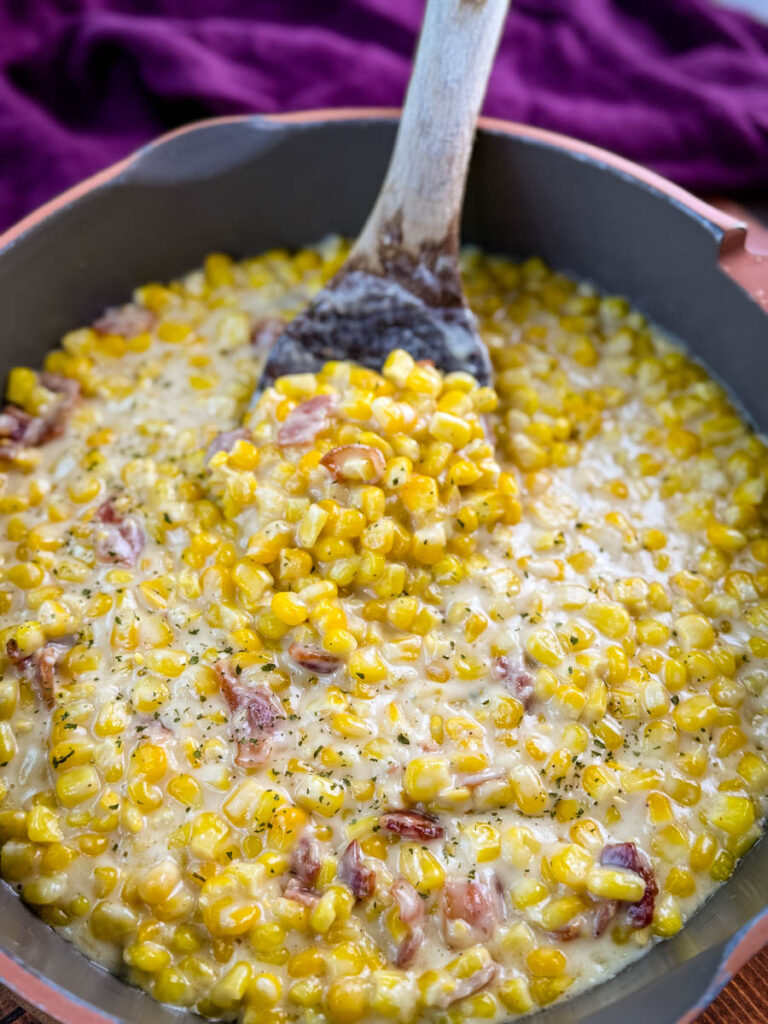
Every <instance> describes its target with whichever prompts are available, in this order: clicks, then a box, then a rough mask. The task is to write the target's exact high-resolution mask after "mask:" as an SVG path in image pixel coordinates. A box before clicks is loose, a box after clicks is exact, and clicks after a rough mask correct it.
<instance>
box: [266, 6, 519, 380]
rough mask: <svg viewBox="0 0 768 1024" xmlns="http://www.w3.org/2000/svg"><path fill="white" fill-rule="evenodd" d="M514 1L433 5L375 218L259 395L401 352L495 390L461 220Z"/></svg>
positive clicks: (288, 337)
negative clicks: (297, 378) (333, 363)
mask: <svg viewBox="0 0 768 1024" xmlns="http://www.w3.org/2000/svg"><path fill="white" fill-rule="evenodd" d="M508 2H509V0H429V2H428V4H427V10H426V14H425V18H424V25H423V27H422V32H421V37H420V40H419V46H418V52H417V54H416V61H415V64H414V69H413V74H412V76H411V81H410V85H409V87H408V94H407V97H406V102H405V107H404V109H403V115H402V119H401V121H400V128H399V130H398V133H397V139H396V142H395V148H394V152H393V154H392V159H391V162H390V165H389V169H388V171H387V175H386V178H385V179H384V183H383V185H382V187H381V191H380V192H379V195H378V198H377V200H376V203H375V204H374V207H373V210H372V211H371V213H370V215H369V217H368V220H367V222H366V224H365V226H364V227H363V230H362V232H361V234H360V237H359V238H358V240H357V242H356V243H355V245H354V246H353V248H352V251H351V252H350V254H349V258H348V259H347V261H346V263H345V264H344V266H343V267H342V268H341V270H340V271H339V272H338V273H337V274H336V276H335V277H334V278H333V280H332V281H330V283H329V284H328V285H327V286H326V287H325V288H324V289H323V290H322V291H321V292H319V293H318V295H317V296H316V297H315V298H314V299H313V301H312V302H311V303H310V304H309V306H307V308H306V309H305V310H304V311H303V312H302V313H300V314H299V315H298V316H297V317H296V318H295V319H294V320H292V321H291V323H289V324H288V326H287V327H286V329H285V330H284V331H283V333H282V334H281V335H280V337H279V338H278V339H277V341H276V343H275V345H274V347H273V348H272V350H271V352H270V354H269V356H268V357H267V360H266V363H265V366H264V370H263V373H262V377H261V382H260V384H259V390H261V389H263V388H265V387H268V386H269V385H270V384H272V383H273V382H274V381H275V380H276V379H277V378H278V377H280V376H282V375H284V374H289V373H302V372H314V371H317V370H319V369H320V368H321V367H322V366H323V364H324V363H326V362H327V361H328V360H332V359H333V360H337V359H338V360H350V361H353V362H356V363H361V364H362V365H364V366H368V367H370V368H372V369H376V370H380V369H381V367H382V364H383V363H384V360H385V359H386V357H387V355H388V354H389V353H390V352H391V351H393V350H394V349H398V348H399V349H404V350H406V351H407V352H409V353H410V354H411V355H412V356H413V358H414V359H416V360H422V359H428V360H430V361H431V362H433V363H434V364H435V365H436V366H437V367H438V368H439V369H441V370H444V371H446V372H450V371H454V370H464V371H467V372H468V373H471V374H472V375H473V376H474V377H476V378H477V379H478V381H480V383H481V384H487V383H488V380H489V377H490V361H489V358H488V353H487V351H486V348H485V346H484V344H483V342H482V341H481V340H480V337H479V336H478V334H477V330H476V328H475V320H474V316H473V315H472V312H471V311H470V309H469V308H468V306H467V304H466V302H465V299H464V295H463V292H462V287H461V279H460V275H459V264H458V249H459V219H460V214H461V206H462V200H463V197H464V185H465V181H466V176H467V168H468V165H469V157H470V154H471V151H472V143H473V140H474V134H475V125H476V122H477V116H478V113H479V111H480V106H481V104H482V101H483V97H484V95H485V90H486V86H487V82H488V76H489V75H490V71H491V66H492V64H493V58H494V55H495V52H496V48H497V45H498V41H499V36H500V34H501V28H502V25H503V22H504V16H505V14H506V10H507V6H508Z"/></svg>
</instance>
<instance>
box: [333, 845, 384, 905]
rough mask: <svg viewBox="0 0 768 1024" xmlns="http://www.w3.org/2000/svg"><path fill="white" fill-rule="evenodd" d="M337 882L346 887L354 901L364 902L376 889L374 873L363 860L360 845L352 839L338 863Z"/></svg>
mask: <svg viewBox="0 0 768 1024" xmlns="http://www.w3.org/2000/svg"><path fill="white" fill-rule="evenodd" d="M339 880H340V881H342V882H343V883H344V884H345V885H348V886H349V888H350V889H351V890H352V895H353V896H354V897H355V899H358V900H365V899H368V897H369V896H373V890H374V889H375V888H376V872H375V871H374V870H373V868H369V867H368V866H367V865H366V863H365V861H364V860H363V851H362V849H361V847H360V843H358V841H357V840H356V839H353V840H352V842H351V843H350V844H349V846H348V847H347V848H346V850H345V851H344V853H343V854H342V855H341V859H340V861H339Z"/></svg>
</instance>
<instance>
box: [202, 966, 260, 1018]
mask: <svg viewBox="0 0 768 1024" xmlns="http://www.w3.org/2000/svg"><path fill="white" fill-rule="evenodd" d="M252 976H253V968H252V967H251V965H250V964H249V963H246V961H245V960H239V961H238V962H237V963H235V964H234V965H233V966H232V967H230V969H229V970H228V971H227V973H226V974H225V975H224V976H223V977H221V978H219V980H218V981H217V982H216V984H215V985H214V986H213V988H212V989H211V991H210V999H211V1002H212V1003H213V1004H214V1005H215V1006H219V1007H221V1008H222V1009H228V1010H230V1009H233V1008H234V1007H236V1006H238V1005H239V1004H240V1003H241V1002H242V1001H243V999H244V997H245V993H246V990H247V989H248V986H249V984H250V981H251V978H252Z"/></svg>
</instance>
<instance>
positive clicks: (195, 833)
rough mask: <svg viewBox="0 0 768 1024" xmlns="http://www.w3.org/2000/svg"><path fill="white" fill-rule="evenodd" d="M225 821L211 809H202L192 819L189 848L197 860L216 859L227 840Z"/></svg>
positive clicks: (227, 832)
mask: <svg viewBox="0 0 768 1024" xmlns="http://www.w3.org/2000/svg"><path fill="white" fill-rule="evenodd" d="M229 835H230V833H229V829H228V828H227V825H226V823H225V822H224V821H223V820H222V819H221V818H220V817H219V815H218V814H215V813H214V812H213V811H204V812H203V813H202V814H199V815H198V816H197V817H196V818H195V819H194V820H193V821H192V825H191V829H190V835H189V848H190V850H191V852H192V854H193V856H195V857H197V858H198V859H199V860H216V858H217V857H218V856H219V854H220V853H221V852H222V850H223V849H224V847H225V846H226V844H227V841H228V840H229Z"/></svg>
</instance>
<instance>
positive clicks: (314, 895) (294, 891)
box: [283, 878, 320, 909]
mask: <svg viewBox="0 0 768 1024" xmlns="http://www.w3.org/2000/svg"><path fill="white" fill-rule="evenodd" d="M283 896H285V898H286V899H288V900H293V901H294V902H296V903H301V904H302V906H304V907H309V908H310V909H311V908H312V907H315V906H317V901H318V900H319V899H320V893H318V892H315V890H314V889H305V888H304V886H303V885H302V884H301V882H300V881H299V880H298V878H289V879H288V882H287V884H286V886H285V888H284V889H283Z"/></svg>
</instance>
